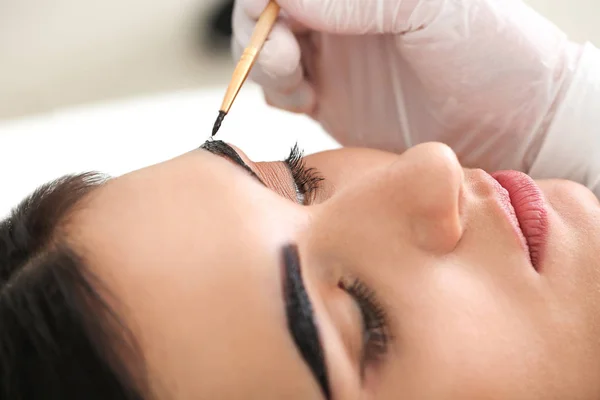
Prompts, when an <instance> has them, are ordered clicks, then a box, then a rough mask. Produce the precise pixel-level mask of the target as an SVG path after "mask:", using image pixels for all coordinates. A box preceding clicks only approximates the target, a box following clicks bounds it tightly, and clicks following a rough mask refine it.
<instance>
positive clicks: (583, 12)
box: [0, 0, 600, 216]
mask: <svg viewBox="0 0 600 400" xmlns="http://www.w3.org/2000/svg"><path fill="white" fill-rule="evenodd" d="M220 1H224V0H152V1H143V0H102V1H97V0H96V1H94V0H52V1H47V0H0V216H1V215H3V214H4V213H5V212H6V211H7V210H8V208H9V207H10V206H12V205H14V204H16V202H17V201H18V200H20V199H21V198H22V197H23V196H24V195H25V194H27V193H28V192H29V191H31V190H32V189H33V188H34V187H35V186H37V185H39V184H40V183H42V182H45V181H47V180H49V179H52V178H55V177H57V176H59V175H61V174H63V173H68V172H79V171H82V170H87V169H97V170H102V171H105V172H108V173H112V174H120V173H124V172H127V171H129V170H131V169H135V168H139V167H141V166H144V165H148V164H150V163H154V162H158V161H162V160H165V159H168V158H170V157H173V156H176V155H178V154H180V153H182V152H184V151H188V150H190V149H192V148H193V147H196V146H198V145H199V144H200V143H201V142H202V141H203V140H204V139H205V138H206V137H207V136H208V134H209V131H210V128H211V127H212V122H213V121H214V118H215V116H216V112H217V110H218V107H219V105H220V101H221V99H222V96H223V94H224V90H225V87H226V85H227V83H228V80H229V78H230V75H231V72H232V70H233V66H234V63H233V60H231V58H230V57H229V54H228V53H227V52H215V51H212V50H211V48H210V47H207V46H206V43H207V38H206V33H207V29H206V28H207V17H208V14H209V12H211V11H214V8H215V7H217V6H218V5H219V2H220ZM528 2H529V3H530V4H531V5H532V6H533V7H534V8H536V9H537V10H538V11H540V12H542V13H543V14H545V15H546V16H547V17H549V18H550V19H551V20H553V21H554V22H555V23H556V24H557V25H558V26H560V27H561V28H562V29H564V30H565V31H566V32H567V33H568V34H569V35H570V36H571V37H572V38H573V39H574V40H576V41H580V42H581V41H585V40H591V41H592V42H594V43H595V44H596V45H599V44H600V25H598V24H597V23H596V20H597V17H598V16H600V3H598V2H597V0H596V1H594V0H569V1H567V0H528ZM234 110H235V112H234ZM234 110H232V113H231V114H230V115H229V116H228V117H227V119H226V120H225V124H224V125H223V129H222V133H221V134H220V135H221V136H220V137H221V138H222V139H224V140H230V141H233V142H234V143H236V144H237V145H240V147H241V148H243V149H244V150H245V151H247V152H248V153H249V155H250V156H251V157H256V158H263V159H273V158H281V157H283V156H284V155H285V153H286V152H287V150H288V149H287V148H288V147H289V146H290V145H291V144H293V142H295V141H296V140H298V141H299V143H300V145H301V146H303V147H304V148H305V150H306V151H307V152H312V151H317V150H320V149H324V148H330V147H335V146H336V144H335V142H333V141H332V140H331V139H329V138H328V137H327V136H325V135H324V134H323V133H322V132H321V130H320V128H319V127H318V126H317V125H316V124H314V123H313V122H312V121H309V120H308V119H306V118H304V117H301V116H297V115H291V114H287V113H283V112H276V111H274V110H271V109H269V108H267V106H266V105H265V104H264V101H263V99H262V96H261V94H260V91H259V90H257V88H256V87H253V85H247V86H245V87H244V89H243V90H242V93H241V94H240V97H239V100H238V101H237V102H236V104H235V105H234ZM266 119H268V123H266V124H265V123H264V121H265V120H266Z"/></svg>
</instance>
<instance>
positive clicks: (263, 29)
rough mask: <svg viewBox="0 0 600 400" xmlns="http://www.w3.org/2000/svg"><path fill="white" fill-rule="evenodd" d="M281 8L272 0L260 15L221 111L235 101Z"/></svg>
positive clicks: (230, 83) (228, 107)
mask: <svg viewBox="0 0 600 400" xmlns="http://www.w3.org/2000/svg"><path fill="white" fill-rule="evenodd" d="M279 9H280V7H279V5H278V4H277V3H275V2H274V1H270V2H269V4H267V6H266V7H265V9H264V11H263V12H262V14H261V15H260V18H259V19H258V22H257V23H256V28H255V29H254V32H253V33H252V37H251V38H250V44H249V45H248V47H246V48H245V49H244V52H243V53H242V56H241V57H240V60H239V61H238V63H237V66H236V67H235V70H234V71H233V76H232V78H231V82H229V86H228V87H227V91H226V92H225V98H224V99H223V103H222V104H221V111H223V112H225V113H228V112H229V109H230V108H231V105H232V104H233V101H234V100H235V98H236V97H237V94H238V93H239V91H240V89H241V87H242V85H243V84H244V82H245V81H246V78H248V74H249V73H250V69H252V66H253V65H254V62H255V61H256V57H258V53H259V52H260V50H261V49H262V47H263V45H264V43H265V41H266V40H267V37H268V36H269V33H270V32H271V29H273V25H275V21H277V17H278V16H279Z"/></svg>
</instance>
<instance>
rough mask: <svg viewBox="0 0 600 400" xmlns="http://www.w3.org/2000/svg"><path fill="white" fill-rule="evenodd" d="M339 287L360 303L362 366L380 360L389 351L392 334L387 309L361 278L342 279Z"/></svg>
mask: <svg viewBox="0 0 600 400" xmlns="http://www.w3.org/2000/svg"><path fill="white" fill-rule="evenodd" d="M338 286H339V288H340V289H342V290H344V291H345V292H347V293H348V294H349V295H350V296H351V297H352V298H353V299H354V301H356V303H357V304H358V307H359V308H360V312H361V315H362V320H363V352H362V359H361V368H362V369H364V367H365V366H366V365H367V364H369V363H372V362H379V361H381V359H382V358H383V356H385V354H386V353H387V351H388V343H389V338H390V334H389V332H388V322H387V316H386V313H385V310H384V309H383V307H382V306H381V303H379V301H378V300H377V298H376V295H375V292H374V291H373V290H372V289H370V288H369V287H368V286H367V285H366V284H365V283H364V282H362V281H361V280H359V279H353V280H352V281H350V282H348V283H347V282H344V280H341V281H340V282H339V284H338Z"/></svg>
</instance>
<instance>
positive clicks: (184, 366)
mask: <svg viewBox="0 0 600 400" xmlns="http://www.w3.org/2000/svg"><path fill="white" fill-rule="evenodd" d="M239 152H240V155H241V157H242V158H243V159H245V160H246V161H247V162H248V164H249V165H250V167H251V168H252V169H253V170H254V171H255V172H256V174H258V175H259V176H260V177H261V178H262V179H263V181H265V182H267V183H268V185H269V186H270V188H266V187H264V186H263V185H261V183H259V182H258V181H257V180H256V179H254V178H253V177H251V176H249V174H248V173H247V172H246V171H244V170H243V169H242V168H240V167H238V166H236V165H234V164H233V163H232V162H230V161H228V160H226V159H224V158H222V157H219V156H216V155H213V154H210V153H208V152H207V151H205V150H195V151H192V152H190V153H187V154H184V155H182V156H180V157H178V158H175V159H173V160H170V161H167V162H164V163H161V164H158V165H154V166H151V167H148V168H145V169H142V170H139V171H135V172H133V173H130V174H127V175H124V176H122V177H119V178H116V179H113V180H111V181H109V182H108V183H107V184H106V185H105V186H103V187H101V188H99V189H98V190H97V191H95V192H94V193H93V195H92V196H91V197H90V198H89V201H87V202H86V204H85V207H82V208H81V209H80V210H79V211H78V213H77V214H76V215H75V218H74V219H73V223H72V224H71V227H70V237H71V240H72V241H73V242H74V243H76V246H78V247H79V249H80V251H81V252H82V253H83V254H84V255H85V257H86V259H87V260H88V262H89V264H90V267H91V268H92V270H93V272H94V273H95V274H97V275H98V277H100V279H102V280H103V281H104V282H105V284H106V286H107V287H108V289H109V290H110V292H111V293H112V296H113V297H112V300H111V303H112V306H113V307H114V308H115V309H116V310H117V312H118V313H119V314H120V315H121V316H122V318H123V319H124V321H125V323H126V324H127V325H128V326H129V328H130V329H131V330H132V331H133V334H134V335H135V337H136V338H137V340H138V341H139V343H140V347H141V349H142V353H143V356H144V358H145V362H146V368H147V374H148V378H149V379H148V380H149V382H150V383H151V387H150V388H149V390H150V392H151V393H148V395H150V394H152V395H153V396H155V397H156V398H160V399H217V398H218V399H298V400H304V399H320V398H322V395H321V392H320V390H319V386H318V385H317V383H316V381H315V380H314V379H313V377H312V375H311V373H310V370H309V368H308V367H307V366H306V365H305V364H304V361H303V360H302V358H301V356H300V354H299V352H298V351H297V350H296V348H295V346H294V344H293V341H292V339H291V337H290V334H289V332H288V331H287V329H286V323H285V314H284V305H283V299H282V293H281V271H282V269H281V263H280V260H281V247H282V246H283V245H285V244H287V243H289V242H293V243H296V244H297V245H298V247H299V251H300V256H301V263H302V267H303V277H304V281H305V284H306V286H307V290H308V293H309V296H310V298H311V300H312V302H313V304H314V309H315V314H316V319H317V322H318V326H319V329H320V334H321V336H322V342H323V346H324V348H325V355H326V363H327V367H328V371H329V375H330V380H331V388H332V391H333V398H334V399H339V400H343V399H398V398H402V399H414V400H424V399H432V400H438V399H439V400H442V399H443V400H454V399H456V400H459V399H460V400H464V399H498V400H506V399H511V400H518V399H523V400H535V399H540V400H542V399H543V400H548V399H570V400H578V399H581V400H587V399H597V398H600V379H599V377H600V318H598V315H599V310H598V308H599V305H600V290H599V289H600V268H599V266H600V261H599V257H598V250H599V249H600V208H599V207H598V201H597V200H596V198H595V197H594V196H593V195H592V193H591V192H589V191H588V190H587V189H585V188H584V187H583V186H580V185H578V184H575V183H572V182H566V181H543V182H538V184H539V185H540V187H541V189H542V191H543V192H544V194H545V196H546V198H547V200H548V202H549V204H550V209H549V227H550V234H549V241H548V245H547V253H546V255H545V257H544V260H543V261H542V264H541V268H540V270H539V271H536V269H534V268H533V266H532V265H531V263H530V260H529V258H528V256H527V254H526V252H524V251H523V249H522V247H521V244H520V242H519V240H518V238H517V237H516V235H515V233H514V231H513V229H512V227H511V225H510V224H509V222H508V220H507V218H506V216H505V215H504V214H503V213H502V211H501V206H500V205H499V203H498V202H497V201H496V196H497V194H496V191H495V190H494V189H493V182H492V181H491V178H490V177H489V175H487V174H486V173H485V172H483V171H480V170H466V169H463V168H461V166H460V164H459V162H458V160H457V158H456V156H455V154H454V153H453V152H452V150H450V148H448V147H447V146H445V145H442V144H439V143H427V144H422V145H418V146H415V147H414V148H412V149H410V150H408V151H406V152H405V153H404V154H402V155H396V154H391V153H385V152H380V151H376V150H366V149H341V150H335V151H330V152H323V153H317V154H314V155H311V156H308V157H306V159H305V160H306V164H307V165H308V166H310V167H314V168H317V169H318V170H319V171H320V173H321V175H322V176H323V177H324V178H325V181H324V182H323V186H322V188H321V190H320V191H319V193H318V195H317V196H316V198H315V199H314V204H312V205H309V206H304V205H299V204H297V203H296V202H294V201H293V197H292V196H291V194H292V193H294V192H293V190H292V189H293V185H292V180H291V178H290V174H289V172H288V171H287V170H286V169H285V168H284V167H283V164H282V163H252V162H251V161H250V160H248V158H247V157H246V156H245V155H244V154H243V153H242V152H241V151H239ZM347 274H351V275H353V276H358V277H360V278H361V279H362V280H363V281H364V282H365V283H366V284H367V285H369V287H370V288H371V289H372V290H373V291H375V293H376V295H377V298H378V299H379V301H380V302H381V303H382V306H383V307H384V309H385V311H386V315H387V317H388V320H389V325H390V326H389V330H390V332H391V333H392V337H391V339H390V347H389V352H388V354H387V355H386V356H385V357H384V358H383V359H382V360H381V361H379V362H376V363H375V362H374V363H371V364H369V365H367V367H366V370H365V376H364V380H362V379H361V377H360V373H359V365H358V356H357V354H358V348H360V345H361V343H362V337H361V335H362V327H361V315H360V312H359V310H358V307H357V305H356V302H355V301H354V300H353V298H352V297H351V296H349V295H348V294H347V293H346V292H345V291H343V290H342V289H340V288H339V287H338V282H339V281H340V279H342V278H343V277H344V276H345V275H347ZM131 367H132V368H134V366H131Z"/></svg>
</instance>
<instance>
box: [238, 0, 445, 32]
mask: <svg viewBox="0 0 600 400" xmlns="http://www.w3.org/2000/svg"><path fill="white" fill-rule="evenodd" d="M241 1H244V2H246V3H251V2H254V3H257V2H258V1H259V0H241ZM423 2H434V3H440V2H444V0H438V1H435V0H428V1H425V0H395V1H390V0H371V1H364V0H343V1H340V0H278V1H277V3H278V4H279V6H280V7H281V9H282V10H285V12H286V13H287V14H288V15H289V16H290V17H291V18H293V19H294V20H296V21H297V22H299V23H300V24H303V25H304V26H306V27H308V28H310V29H313V30H316V31H321V32H327V33H335V34H349V35H360V34H373V33H398V32H401V31H403V30H405V29H406V27H407V23H406V22H407V20H408V19H409V18H410V16H411V14H412V13H413V11H414V9H415V7H416V6H417V5H418V4H419V3H423Z"/></svg>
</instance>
